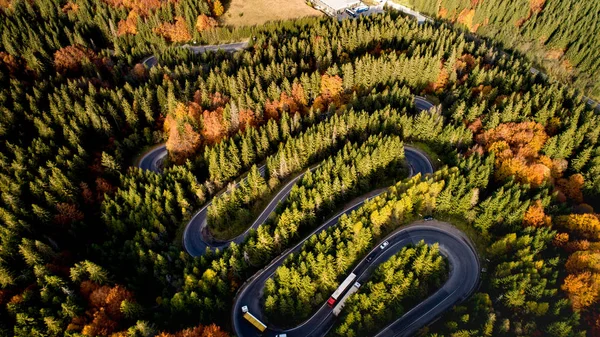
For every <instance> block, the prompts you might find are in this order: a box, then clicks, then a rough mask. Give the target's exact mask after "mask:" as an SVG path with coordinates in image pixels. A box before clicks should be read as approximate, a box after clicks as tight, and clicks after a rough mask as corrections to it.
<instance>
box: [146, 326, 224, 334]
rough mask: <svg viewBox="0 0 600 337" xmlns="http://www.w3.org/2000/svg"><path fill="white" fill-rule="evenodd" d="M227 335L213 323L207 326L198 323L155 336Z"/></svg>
mask: <svg viewBox="0 0 600 337" xmlns="http://www.w3.org/2000/svg"><path fill="white" fill-rule="evenodd" d="M228 336H229V335H228V334H227V333H225V332H224V331H222V330H221V328H219V327H218V326H216V325H215V324H211V325H208V326H202V325H199V326H197V327H195V328H188V329H184V330H181V331H178V332H176V333H168V332H161V333H159V334H158V335H156V337H228Z"/></svg>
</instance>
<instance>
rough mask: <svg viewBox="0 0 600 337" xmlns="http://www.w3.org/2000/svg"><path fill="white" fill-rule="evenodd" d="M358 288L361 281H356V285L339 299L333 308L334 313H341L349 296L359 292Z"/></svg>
mask: <svg viewBox="0 0 600 337" xmlns="http://www.w3.org/2000/svg"><path fill="white" fill-rule="evenodd" d="M358 288H360V283H358V282H354V285H353V286H352V288H350V290H348V292H347V293H346V294H345V295H344V296H343V297H342V298H341V299H340V300H339V301H338V303H337V305H336V306H335V307H334V308H333V314H334V315H335V316H337V315H339V314H340V312H341V311H342V309H343V308H344V305H345V304H346V300H347V299H348V297H350V295H352V294H354V293H355V292H357V291H358Z"/></svg>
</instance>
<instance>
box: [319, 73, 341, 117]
mask: <svg viewBox="0 0 600 337" xmlns="http://www.w3.org/2000/svg"><path fill="white" fill-rule="evenodd" d="M342 88H343V80H342V78H341V77H339V76H337V75H335V76H331V75H327V74H325V75H323V76H321V95H319V96H317V98H315V101H314V102H313V107H314V108H315V110H320V111H325V110H327V108H328V107H329V104H331V103H334V104H336V105H337V104H339V103H340V101H341V93H342Z"/></svg>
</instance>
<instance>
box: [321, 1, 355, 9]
mask: <svg viewBox="0 0 600 337" xmlns="http://www.w3.org/2000/svg"><path fill="white" fill-rule="evenodd" d="M321 1H322V2H323V3H325V4H326V5H327V6H329V7H331V8H333V9H334V10H336V11H339V10H342V9H346V8H348V7H350V6H352V5H356V4H358V3H360V0H321Z"/></svg>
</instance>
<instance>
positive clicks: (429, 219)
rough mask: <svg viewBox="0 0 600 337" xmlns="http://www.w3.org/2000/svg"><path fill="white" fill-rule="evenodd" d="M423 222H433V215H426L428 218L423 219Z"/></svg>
mask: <svg viewBox="0 0 600 337" xmlns="http://www.w3.org/2000/svg"><path fill="white" fill-rule="evenodd" d="M423 220H425V221H431V220H433V217H432V216H431V215H426V216H425V217H424V218H423Z"/></svg>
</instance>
